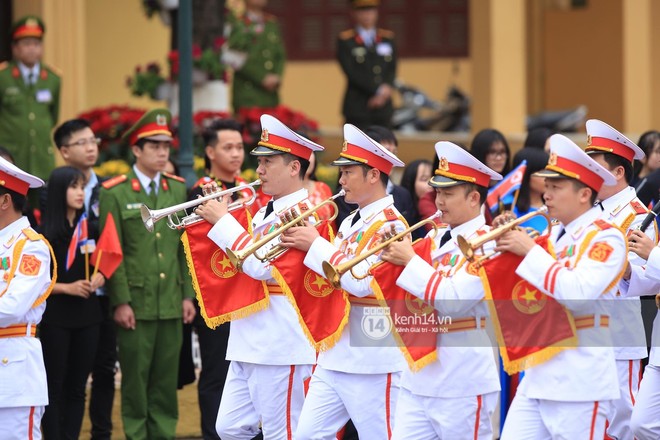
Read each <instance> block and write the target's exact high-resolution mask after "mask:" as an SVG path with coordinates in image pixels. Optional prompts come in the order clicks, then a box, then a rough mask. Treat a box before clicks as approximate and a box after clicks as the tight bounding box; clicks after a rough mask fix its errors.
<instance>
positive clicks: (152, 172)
mask: <svg viewBox="0 0 660 440" xmlns="http://www.w3.org/2000/svg"><path fill="white" fill-rule="evenodd" d="M170 119H171V117H170V113H169V111H167V110H165V109H155V110H151V111H149V112H147V113H146V114H145V115H144V116H142V118H140V120H139V121H138V122H136V123H135V125H134V126H133V127H131V129H130V130H129V131H128V132H126V133H125V134H124V139H125V140H126V141H127V142H128V143H129V145H131V149H132V151H133V154H134V155H135V164H134V165H133V169H132V170H131V171H130V172H129V173H127V174H125V175H121V176H118V177H115V178H113V179H110V180H107V181H106V182H104V183H103V184H102V187H103V188H102V189H101V194H100V208H101V230H103V227H105V224H106V223H107V217H108V215H112V217H113V218H114V221H115V224H116V227H117V235H118V236H119V240H120V242H121V246H122V249H123V252H124V259H123V261H122V263H121V264H120V266H119V267H118V269H117V270H116V271H115V273H114V274H113V276H112V277H111V278H110V279H109V280H108V283H107V287H108V289H107V290H108V294H109V296H110V304H111V306H112V308H113V310H114V319H115V322H116V323H117V345H118V350H119V363H120V365H121V370H122V381H121V409H122V420H123V424H124V434H125V435H126V438H128V439H147V438H174V434H175V428H176V422H177V418H178V407H177V395H176V390H177V366H178V365H179V351H180V348H181V342H182V327H181V326H182V318H183V322H184V323H190V322H192V320H193V318H194V316H195V307H194V305H193V297H194V291H193V288H192V281H191V279H190V274H189V272H188V267H187V265H186V260H185V257H184V253H183V246H182V244H181V241H180V235H181V233H180V231H176V230H173V229H170V228H169V227H168V226H167V224H165V222H158V223H156V224H155V226H154V233H149V232H147V231H146V230H145V227H144V224H143V222H142V218H141V216H140V207H141V205H142V204H145V205H147V206H148V207H149V208H151V209H160V208H166V207H170V206H172V205H176V204H178V203H182V202H184V201H185V200H186V187H185V184H184V181H183V179H181V178H180V177H176V176H173V175H170V174H167V173H164V172H163V171H162V170H163V169H164V168H165V165H166V164H167V160H168V158H169V154H170V148H171V146H172V139H173V138H172V132H171V130H170ZM101 258H103V256H102V255H101Z"/></svg>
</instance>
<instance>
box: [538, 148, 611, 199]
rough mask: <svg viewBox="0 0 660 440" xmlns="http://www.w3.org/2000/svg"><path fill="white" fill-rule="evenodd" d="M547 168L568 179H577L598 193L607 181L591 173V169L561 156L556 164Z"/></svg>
mask: <svg viewBox="0 0 660 440" xmlns="http://www.w3.org/2000/svg"><path fill="white" fill-rule="evenodd" d="M546 168H547V169H549V170H552V171H556V172H558V173H561V174H564V175H565V176H567V177H572V178H573V179H577V180H579V181H580V182H582V183H584V184H585V185H587V186H588V187H590V188H591V189H593V190H596V191H600V188H601V187H602V186H603V182H604V181H605V179H603V178H602V177H601V176H599V175H598V174H596V173H594V172H593V171H591V170H590V169H589V168H587V167H584V166H582V165H580V164H579V163H577V162H573V161H572V160H569V159H566V158H564V157H561V156H557V159H556V163H555V164H553V165H548V166H547V167H546Z"/></svg>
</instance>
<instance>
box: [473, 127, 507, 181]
mask: <svg viewBox="0 0 660 440" xmlns="http://www.w3.org/2000/svg"><path fill="white" fill-rule="evenodd" d="M470 153H472V155H473V156H474V157H476V158H477V159H478V160H479V162H481V163H482V164H484V165H486V166H487V167H488V168H490V169H491V170H493V171H495V172H496V173H500V174H501V175H502V176H506V175H507V174H508V173H509V171H511V150H510V149H509V143H508V142H507V141H506V138H505V137H504V135H503V134H502V133H500V132H499V131H497V130H495V129H492V128H486V129H484V130H481V131H480V132H479V133H477V134H476V135H475V136H474V139H472V145H471V146H470Z"/></svg>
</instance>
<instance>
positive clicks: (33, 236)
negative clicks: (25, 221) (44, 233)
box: [21, 228, 41, 241]
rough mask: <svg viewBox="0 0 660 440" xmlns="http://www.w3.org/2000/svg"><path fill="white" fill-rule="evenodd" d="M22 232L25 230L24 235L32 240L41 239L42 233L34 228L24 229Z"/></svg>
mask: <svg viewBox="0 0 660 440" xmlns="http://www.w3.org/2000/svg"><path fill="white" fill-rule="evenodd" d="M21 232H23V235H25V236H26V237H27V238H28V240H30V241H39V240H41V234H38V233H37V232H36V231H35V230H34V229H32V228H25V229H22V230H21Z"/></svg>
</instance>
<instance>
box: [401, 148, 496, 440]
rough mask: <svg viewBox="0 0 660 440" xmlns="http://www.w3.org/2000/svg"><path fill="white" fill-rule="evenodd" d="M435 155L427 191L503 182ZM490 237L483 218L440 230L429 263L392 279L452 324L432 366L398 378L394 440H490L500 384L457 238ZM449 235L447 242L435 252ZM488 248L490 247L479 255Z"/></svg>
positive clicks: (475, 280)
mask: <svg viewBox="0 0 660 440" xmlns="http://www.w3.org/2000/svg"><path fill="white" fill-rule="evenodd" d="M436 152H437V154H438V157H439V158H440V161H439V169H438V170H437V171H436V172H435V176H434V177H433V178H432V179H431V180H430V182H429V184H430V185H431V186H433V187H449V186H455V185H458V184H462V183H465V181H472V180H473V179H479V180H477V181H476V182H475V183H477V184H480V185H482V186H483V187H484V188H487V187H488V184H489V183H490V181H491V180H500V179H501V178H502V176H500V175H499V174H497V173H495V172H494V171H492V170H490V169H489V168H487V167H486V166H485V165H483V164H482V163H481V162H479V161H478V160H477V159H476V158H474V157H473V156H472V155H470V153H468V152H467V151H465V150H464V149H463V148H461V147H459V146H458V145H454V144H452V143H450V142H438V143H437V144H436ZM449 176H451V177H449ZM489 230H490V227H489V226H486V220H485V218H484V216H483V215H481V214H479V215H478V216H477V217H475V218H473V219H471V220H469V221H467V222H465V223H463V224H461V225H458V226H456V227H454V228H451V229H450V228H443V229H439V230H438V231H437V234H435V237H434V240H435V244H436V246H435V249H434V250H432V252H431V258H432V264H429V263H427V262H426V261H424V259H422V258H421V257H419V256H415V257H413V259H412V260H411V261H410V262H409V263H408V264H407V265H406V267H405V269H404V270H403V272H402V273H401V275H400V276H399V278H398V279H397V282H396V283H397V285H398V286H399V287H401V288H402V289H404V290H406V291H407V292H409V293H411V294H413V295H415V296H416V297H418V298H420V299H422V300H424V301H426V302H427V303H429V304H430V305H432V306H433V307H434V308H435V309H436V310H437V311H438V315H439V317H440V321H441V322H446V321H448V319H450V320H451V323H452V324H450V325H448V326H447V327H446V331H447V333H444V331H443V332H442V333H439V334H438V336H437V339H436V343H437V356H438V357H437V360H436V361H434V362H432V363H431V364H429V365H427V366H425V367H424V368H422V369H421V370H420V371H417V372H412V371H410V370H408V369H407V370H405V371H404V373H403V377H402V379H401V393H400V395H399V402H398V404H397V412H396V417H395V420H394V422H395V429H394V435H393V438H394V439H396V440H403V439H409V440H422V439H429V440H431V439H443V440H460V439H466V440H467V439H470V440H472V439H492V437H493V426H492V422H491V416H492V415H493V411H494V410H495V407H496V406H497V400H498V394H499V393H498V392H499V391H500V382H499V376H498V367H497V363H496V361H495V355H494V353H493V348H492V341H491V339H490V337H489V336H488V333H487V332H486V329H485V323H486V318H487V317H488V305H487V304H486V303H485V302H484V301H483V299H484V289H483V284H482V283H481V280H480V279H479V276H478V275H477V274H476V273H472V274H470V273H468V271H467V268H468V266H469V264H468V263H467V261H466V260H465V258H464V256H463V254H462V252H461V251H460V249H459V247H458V245H457V241H456V240H457V238H458V236H459V235H461V236H463V237H464V238H466V239H468V240H470V239H473V238H475V237H476V236H477V235H481V234H484V233H486V232H488V231H489ZM447 232H449V234H450V237H451V238H449V239H448V240H447V241H446V242H445V243H444V244H443V245H442V246H441V243H442V237H443V236H445V234H446V233H447ZM429 234H433V232H430V233H429ZM493 246H494V243H492V242H491V243H488V245H487V246H486V249H485V250H484V252H489V251H490V250H492V247H493ZM452 326H453V327H454V328H452Z"/></svg>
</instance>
